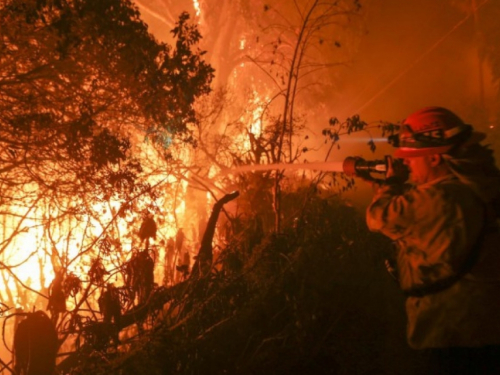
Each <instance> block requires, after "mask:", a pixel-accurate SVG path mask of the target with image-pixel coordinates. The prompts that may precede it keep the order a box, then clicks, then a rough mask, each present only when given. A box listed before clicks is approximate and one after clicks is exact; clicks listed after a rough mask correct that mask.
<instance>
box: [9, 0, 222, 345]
mask: <svg viewBox="0 0 500 375" xmlns="http://www.w3.org/2000/svg"><path fill="white" fill-rule="evenodd" d="M0 19H1V29H0V30H1V31H0V72H1V73H0V143H1V146H0V186H1V191H2V194H1V197H0V212H1V219H2V226H1V228H2V242H1V247H0V257H1V263H0V271H1V272H0V274H1V277H2V282H1V285H2V288H0V289H1V290H0V299H1V300H2V302H3V304H4V306H5V309H4V310H7V309H9V308H10V309H13V308H16V309H17V311H18V312H22V311H25V312H29V311H31V310H34V309H37V310H38V309H43V310H45V309H47V310H50V312H51V315H52V320H53V322H54V324H56V325H57V329H58V332H59V334H60V340H61V341H64V339H65V338H66V337H68V335H71V334H72V333H74V332H72V329H73V330H74V329H76V328H79V327H80V328H81V323H82V322H84V321H85V320H96V319H97V316H96V312H97V311H98V308H97V297H98V295H99V292H101V294H104V293H105V292H106V291H110V290H112V288H111V289H110V287H106V285H107V284H109V283H113V282H115V281H117V282H120V281H121V282H123V280H124V279H127V268H126V267H125V266H124V265H125V264H126V262H129V261H130V260H131V256H132V249H133V248H134V247H135V246H137V248H138V249H140V250H141V251H143V249H144V242H145V241H144V240H145V239H147V240H148V241H149V239H150V237H151V236H150V232H148V231H146V232H144V231H143V232H142V234H141V231H140V230H141V228H139V226H140V224H141V223H144V222H145V221H146V220H147V218H148V217H150V216H151V214H154V213H158V212H159V211H161V210H160V208H159V206H158V200H157V198H158V197H159V195H160V193H161V194H169V191H171V190H175V188H174V187H170V185H171V184H172V182H173V181H174V180H173V179H172V178H171V177H169V170H168V164H169V163H168V161H169V160H174V157H173V155H175V153H176V152H177V151H176V150H177V149H182V145H185V144H189V143H190V142H192V139H191V136H190V133H189V131H188V124H190V123H192V122H193V121H194V115H195V112H194V108H193V103H194V101H195V99H196V98H197V97H199V96H200V95H203V94H206V93H208V92H209V90H210V86H209V85H210V81H211V79H212V76H213V69H212V68H211V67H210V66H209V65H208V64H206V63H205V62H204V61H203V58H202V55H203V52H202V51H200V50H198V49H196V44H197V42H198V41H199V39H200V38H201V35H200V34H199V32H198V31H197V29H196V27H195V26H194V25H192V24H191V23H190V20H189V16H188V15H187V14H186V13H184V14H181V15H180V17H179V19H178V22H177V24H176V25H175V28H174V29H173V30H172V33H173V36H174V38H175V46H170V45H167V44H165V43H159V42H158V41H157V40H155V39H154V37H153V36H152V35H151V34H149V33H148V31H147V26H146V25H145V24H144V23H143V22H142V21H141V19H140V15H139V12H138V10H137V8H136V7H135V6H133V4H132V2H130V1H121V0H109V1H108V0H106V1H99V2H95V1H85V0H81V1H80V0H75V1H40V0H3V1H1V2H0ZM145 138H146V139H147V140H148V142H147V143H144V142H143V141H144V139H145ZM153 148H157V149H158V150H159V151H160V155H161V156H162V159H156V160H154V163H151V162H148V161H147V160H146V161H145V160H142V161H141V160H139V158H138V155H144V154H145V153H146V154H147V152H148V149H153ZM162 162H163V163H162ZM159 176H162V177H161V178H160V177H159ZM160 201H161V197H160ZM167 208H169V209H170V208H172V207H167ZM161 209H163V207H161ZM173 209H175V207H174V208H173ZM167 214H168V215H171V213H165V212H164V213H163V215H165V216H166V215H167ZM142 229H144V228H142ZM170 230H173V228H171V229H170ZM145 248H146V249H145V250H146V251H148V252H151V253H154V249H152V248H151V247H149V248H148V246H147V245H146V246H145ZM137 252H139V250H137ZM132 258H133V256H132ZM51 280H52V283H51V284H50V282H51ZM49 284H50V286H49ZM122 297H123V296H122ZM123 298H125V297H123ZM132 299H134V298H133V297H132ZM135 303H137V301H135V302H134V301H131V302H130V304H131V305H134V304H135ZM4 312H5V311H4ZM10 316H13V315H10ZM61 335H62V336H61Z"/></svg>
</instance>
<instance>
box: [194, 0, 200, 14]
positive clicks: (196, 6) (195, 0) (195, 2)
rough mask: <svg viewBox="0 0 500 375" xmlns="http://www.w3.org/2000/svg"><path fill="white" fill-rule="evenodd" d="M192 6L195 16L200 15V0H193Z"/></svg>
mask: <svg viewBox="0 0 500 375" xmlns="http://www.w3.org/2000/svg"><path fill="white" fill-rule="evenodd" d="M193 6H194V11H195V14H196V17H199V16H200V15H201V8H200V2H199V1H198V0H193Z"/></svg>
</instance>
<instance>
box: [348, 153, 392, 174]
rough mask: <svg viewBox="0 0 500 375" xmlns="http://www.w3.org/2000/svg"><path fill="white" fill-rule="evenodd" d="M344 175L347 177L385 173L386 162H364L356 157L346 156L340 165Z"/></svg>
mask: <svg viewBox="0 0 500 375" xmlns="http://www.w3.org/2000/svg"><path fill="white" fill-rule="evenodd" d="M342 169H343V170H344V173H345V174H346V175H348V176H360V175H366V174H370V173H383V174H385V173H386V172H387V162H386V161H385V160H369V161H367V160H365V159H363V158H360V157H357V156H348V157H347V158H345V160H344V163H343V164H342Z"/></svg>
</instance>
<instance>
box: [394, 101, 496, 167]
mask: <svg viewBox="0 0 500 375" xmlns="http://www.w3.org/2000/svg"><path fill="white" fill-rule="evenodd" d="M485 137H486V135H485V134H484V133H479V132H475V131H473V129H472V126H471V125H468V124H465V123H464V122H463V121H462V120H461V119H460V117H458V116H457V115H456V114H454V113H453V112H451V111H450V110H448V109H446V108H442V107H426V108H423V109H421V110H419V111H417V112H415V113H412V114H411V115H410V116H408V117H407V118H406V119H405V120H404V121H403V124H402V125H401V130H400V132H399V142H398V145H397V147H398V149H397V150H396V152H395V153H394V156H395V157H397V158H405V157H415V156H425V155H432V154H446V153H448V152H450V151H451V150H452V149H453V148H455V147H456V146H459V145H463V144H465V143H467V144H469V143H478V142H480V141H482V140H483V139H484V138H485Z"/></svg>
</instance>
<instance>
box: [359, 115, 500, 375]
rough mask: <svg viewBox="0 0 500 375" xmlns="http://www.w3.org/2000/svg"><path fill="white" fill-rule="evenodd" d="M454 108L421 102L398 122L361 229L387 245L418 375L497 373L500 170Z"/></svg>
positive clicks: (499, 341)
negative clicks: (417, 354) (420, 369)
mask: <svg viewBox="0 0 500 375" xmlns="http://www.w3.org/2000/svg"><path fill="white" fill-rule="evenodd" d="M484 138H485V134H483V133H479V132H476V131H474V129H473V127H472V126H471V125H468V124H465V123H464V122H463V121H462V120H461V119H460V118H459V117H458V116H457V115H456V114H454V113H453V112H451V111H449V110H448V109H445V108H441V107H426V108H423V109H421V110H419V111H417V112H415V113H413V114H411V115H410V116H408V117H407V118H406V119H405V120H404V121H403V123H402V126H401V130H400V133H399V136H398V141H397V142H396V144H395V146H397V149H396V151H395V153H394V156H395V157H396V158H400V159H402V161H403V164H404V165H406V166H407V169H408V170H409V173H410V177H409V181H404V180H405V178H401V176H402V174H399V173H398V171H397V170H395V169H396V168H394V167H393V166H394V164H393V163H392V158H390V157H389V158H388V171H387V175H386V179H385V180H384V181H383V182H380V181H377V182H375V181H374V180H373V181H372V184H373V185H374V192H375V193H374V197H373V200H372V202H371V204H370V205H369V206H368V208H367V211H366V220H367V224H368V228H369V229H370V230H371V231H374V232H380V233H382V234H383V235H385V236H387V237H389V238H390V239H391V240H393V241H394V243H395V245H396V246H395V248H396V255H395V269H396V271H397V276H398V281H399V285H400V287H401V289H402V290H403V292H404V293H405V295H406V297H407V298H406V313H407V318H408V322H407V340H408V343H409V345H410V346H411V347H412V348H414V349H425V351H426V352H427V353H428V356H427V358H429V361H428V364H427V367H428V368H426V370H425V374H454V375H457V374H482V375H485V374H488V375H489V374H500V250H499V247H498V246H499V245H498V244H499V243H500V232H499V228H498V224H497V217H498V214H499V212H500V210H499V209H498V207H499V205H498V203H499V201H500V199H499V193H500V171H499V170H498V169H497V167H496V166H495V160H494V157H493V152H492V150H490V149H489V148H488V147H487V146H483V145H481V144H480V142H481V141H482V140H483V139H484Z"/></svg>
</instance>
